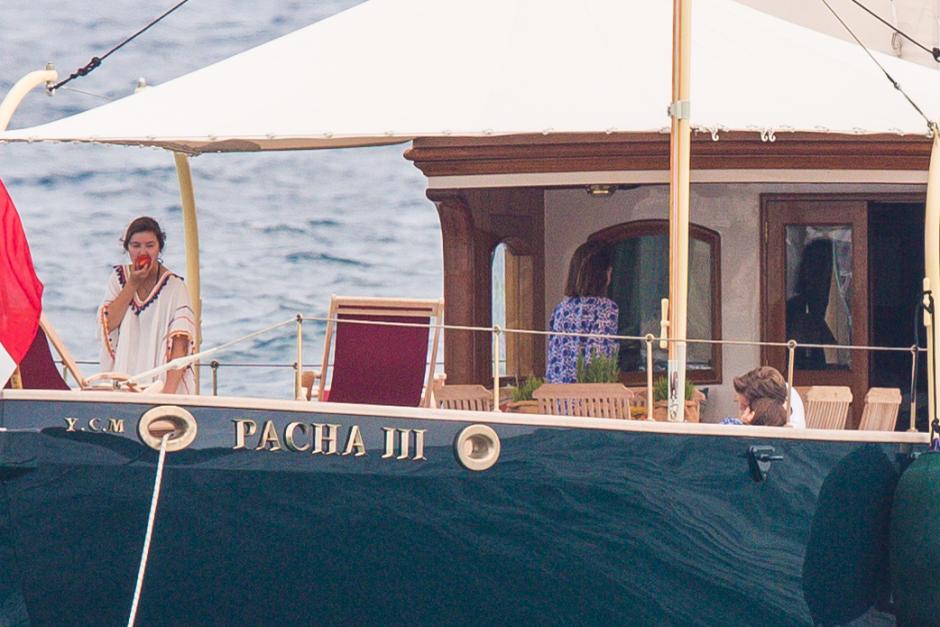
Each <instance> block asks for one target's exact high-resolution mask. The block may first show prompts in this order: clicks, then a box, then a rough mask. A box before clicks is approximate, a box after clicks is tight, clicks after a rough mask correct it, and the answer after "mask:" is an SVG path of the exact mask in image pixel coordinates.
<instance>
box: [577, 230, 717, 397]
mask: <svg viewBox="0 0 940 627" xmlns="http://www.w3.org/2000/svg"><path fill="white" fill-rule="evenodd" d="M643 235H669V221H668V220H633V221H631V222H623V223H621V224H615V225H613V226H609V227H606V228H604V229H602V230H600V231H597V232H596V233H593V234H591V235H590V236H588V239H589V240H591V239H599V240H603V241H605V242H608V243H611V244H613V243H615V242H618V241H620V240H623V239H626V238H629V237H640V236H643ZM689 235H690V236H691V238H692V239H697V240H699V241H702V242H705V243H706V244H708V245H709V246H710V247H711V250H712V255H711V276H712V282H711V286H710V287H711V297H712V317H711V326H712V328H711V332H712V337H711V338H710V339H713V340H720V339H721V317H722V316H721V311H722V309H721V235H720V234H719V233H718V231H714V230H712V229H709V228H706V227H704V226H701V225H699V224H689ZM721 354H722V350H721V346H720V345H718V344H712V367H711V368H708V369H707V370H690V371H688V373H687V374H688V376H689V380H690V381H692V382H693V383H696V384H699V385H704V384H718V383H721V381H722V369H721ZM620 378H621V380H622V381H623V382H624V383H625V384H627V385H642V384H645V383H646V373H645V372H625V373H622V374H621V377H620Z"/></svg>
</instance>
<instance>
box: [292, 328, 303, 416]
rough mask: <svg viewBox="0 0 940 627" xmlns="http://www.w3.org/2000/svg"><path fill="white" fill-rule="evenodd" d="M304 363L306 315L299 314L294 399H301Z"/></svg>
mask: <svg viewBox="0 0 940 627" xmlns="http://www.w3.org/2000/svg"><path fill="white" fill-rule="evenodd" d="M303 363H304V317H303V315H302V314H297V362H296V364H295V365H294V399H295V400H301V396H300V390H301V388H302V386H303V376H304V373H303Z"/></svg>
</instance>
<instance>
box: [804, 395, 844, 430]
mask: <svg viewBox="0 0 940 627" xmlns="http://www.w3.org/2000/svg"><path fill="white" fill-rule="evenodd" d="M803 390H805V393H804V392H803ZM798 391H800V396H802V397H803V398H804V399H806V403H805V406H806V426H807V427H809V428H810V429H845V422H846V420H847V419H848V416H849V406H850V405H851V404H852V390H851V389H849V388H848V387H846V386H840V385H813V386H810V387H808V388H799V389H798Z"/></svg>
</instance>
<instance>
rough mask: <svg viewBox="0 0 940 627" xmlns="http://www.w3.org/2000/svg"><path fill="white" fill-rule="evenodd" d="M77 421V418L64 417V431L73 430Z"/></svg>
mask: <svg viewBox="0 0 940 627" xmlns="http://www.w3.org/2000/svg"><path fill="white" fill-rule="evenodd" d="M77 422H78V418H66V419H65V424H66V427H65V430H66V431H75V424H76V423H77Z"/></svg>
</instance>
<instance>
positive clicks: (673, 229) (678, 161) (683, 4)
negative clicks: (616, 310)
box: [668, 0, 691, 421]
mask: <svg viewBox="0 0 940 627" xmlns="http://www.w3.org/2000/svg"><path fill="white" fill-rule="evenodd" d="M690 73H691V0H673V17H672V103H671V104H670V105H669V115H670V117H671V118H672V125H671V129H670V133H669V308H670V312H669V313H670V323H669V339H670V340H671V341H670V342H669V362H668V363H669V369H668V376H669V413H668V415H669V420H671V421H682V420H684V416H685V412H684V410H685V365H686V345H685V339H686V328H687V324H686V323H687V302H686V301H687V300H688V294H689V154H690V126H689V117H690V115H689V114H690V102H689V97H690V91H691V89H690V83H691V76H690Z"/></svg>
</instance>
